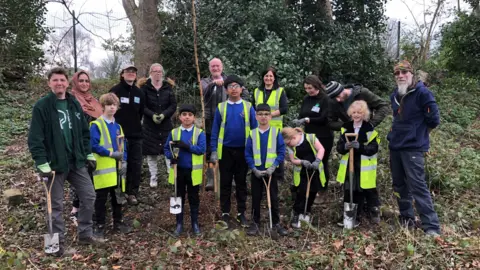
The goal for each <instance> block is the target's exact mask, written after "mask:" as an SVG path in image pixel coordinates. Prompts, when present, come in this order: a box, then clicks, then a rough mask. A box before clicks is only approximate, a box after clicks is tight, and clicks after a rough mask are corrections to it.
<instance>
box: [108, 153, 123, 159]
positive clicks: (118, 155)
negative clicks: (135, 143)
mask: <svg viewBox="0 0 480 270" xmlns="http://www.w3.org/2000/svg"><path fill="white" fill-rule="evenodd" d="M110 157H112V158H114V159H116V160H122V159H123V153H122V152H119V151H115V152H113V153H112V155H111V156H110Z"/></svg>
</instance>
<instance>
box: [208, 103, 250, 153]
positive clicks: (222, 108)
mask: <svg viewBox="0 0 480 270" xmlns="http://www.w3.org/2000/svg"><path fill="white" fill-rule="evenodd" d="M242 104H243V118H244V119H245V144H247V139H248V135H249V134H250V109H251V108H252V103H250V102H248V101H245V100H242ZM227 107H228V106H227V101H224V102H222V103H220V104H218V110H219V112H220V116H221V117H222V123H221V124H220V132H219V134H218V142H217V155H218V160H220V159H222V152H223V137H224V135H225V124H226V121H227Z"/></svg>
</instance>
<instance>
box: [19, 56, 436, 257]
mask: <svg viewBox="0 0 480 270" xmlns="http://www.w3.org/2000/svg"><path fill="white" fill-rule="evenodd" d="M209 70H210V73H211V75H210V76H209V77H207V78H205V79H203V80H202V81H201V84H202V88H203V93H204V99H205V127H199V126H196V125H195V120H196V117H197V110H196V108H195V106H193V105H191V104H181V105H180V106H178V111H177V101H176V99H175V95H174V92H173V86H174V83H173V82H172V81H171V80H168V79H165V78H164V73H165V71H164V69H163V67H162V65H160V64H157V63H156V64H153V65H152V66H151V68H150V76H149V78H148V79H147V80H146V81H145V82H144V83H142V84H141V85H140V86H141V88H139V87H138V86H137V85H136V82H137V69H136V68H135V66H133V65H126V66H124V67H123V68H122V70H121V73H120V82H119V83H118V84H117V85H115V86H114V87H113V88H112V89H111V90H110V91H109V93H107V94H104V95H102V96H101V97H100V98H99V100H97V99H95V98H94V97H93V95H92V94H91V92H90V88H91V84H90V83H91V82H90V77H89V75H88V73H87V72H86V71H80V72H77V73H76V74H75V75H74V76H73V78H72V90H71V91H70V92H68V91H67V88H68V86H69V82H68V75H67V72H66V71H65V70H64V69H62V68H53V69H52V70H50V71H49V72H48V74H47V79H48V86H49V87H50V89H51V92H50V93H49V94H48V95H46V96H45V97H43V98H41V99H40V100H39V101H38V102H37V103H36V104H35V106H34V108H33V113H32V121H31V126H30V130H29V135H28V146H29V149H30V152H31V154H32V158H33V159H34V161H35V167H36V169H37V171H38V173H39V176H40V177H39V179H40V180H41V181H46V182H47V183H48V184H49V185H52V189H51V194H52V219H53V232H54V233H56V232H58V233H59V235H60V250H59V252H57V253H56V255H62V254H63V252H64V245H65V244H64V242H65V240H64V223H63V218H62V213H63V198H64V197H63V186H64V182H65V180H68V181H69V182H70V185H71V187H72V190H73V191H72V193H73V194H74V196H73V197H74V200H73V210H72V216H74V217H76V219H77V224H78V227H77V230H78V242H79V244H101V243H102V242H103V241H104V233H105V216H106V202H107V198H108V195H109V194H110V198H111V204H112V212H113V221H114V222H113V231H114V232H119V233H129V232H131V228H130V227H129V226H128V225H127V224H125V223H124V222H123V218H122V205H123V204H124V203H125V202H128V203H129V204H131V205H135V204H138V197H139V186H140V181H141V169H142V160H143V156H144V155H145V156H147V162H148V167H149V171H150V186H151V187H152V188H155V187H157V181H158V178H157V175H158V169H157V168H158V167H157V166H158V162H159V156H160V155H164V156H165V162H166V165H167V168H168V170H167V172H166V173H167V175H168V182H169V183H170V184H175V183H176V185H177V194H176V196H178V197H181V198H182V204H183V203H184V200H185V198H186V197H188V202H189V206H190V215H191V226H192V232H193V233H194V234H195V235H200V234H201V231H200V225H199V222H198V216H199V209H200V199H199V191H200V186H201V183H202V178H203V169H204V155H206V156H207V158H206V160H207V163H208V164H205V166H206V168H207V170H206V177H207V185H206V188H207V189H208V190H211V189H212V187H213V178H214V173H215V172H214V168H216V166H217V165H218V168H219V171H220V209H221V219H222V220H223V221H224V222H225V224H226V226H227V227H228V226H230V225H231V224H232V223H231V222H232V220H231V218H230V214H231V192H232V188H233V185H232V183H235V185H234V186H235V187H234V188H235V195H236V202H237V209H236V210H237V211H236V215H235V219H234V220H235V221H236V222H238V224H239V225H241V226H242V227H248V230H247V233H248V234H249V235H257V234H258V233H259V224H260V222H261V220H260V209H261V207H260V205H261V200H262V198H263V192H264V186H267V187H268V188H269V193H270V198H271V218H272V225H273V226H272V229H273V230H275V231H276V232H277V233H278V234H279V235H287V234H288V231H287V230H286V229H285V228H284V226H282V225H281V222H280V215H279V208H278V185H279V182H282V181H283V178H284V170H285V168H284V160H285V159H288V160H289V161H290V162H291V163H292V165H293V180H292V184H291V190H292V194H293V195H295V196H294V203H293V205H292V213H293V214H292V218H291V222H290V225H291V227H292V228H299V227H300V222H299V218H300V217H303V218H304V219H306V220H309V217H310V213H311V207H312V204H313V202H314V200H315V198H316V197H317V195H318V194H319V195H318V196H319V197H320V198H321V197H323V192H325V191H326V190H327V187H328V182H329V174H330V173H329V162H328V160H329V156H330V154H331V150H332V148H333V146H334V134H333V133H334V131H340V138H339V140H338V141H337V144H336V150H337V152H338V153H339V154H341V155H342V158H341V160H340V165H339V168H338V174H337V177H336V180H337V181H338V182H340V183H343V184H344V189H345V196H344V201H345V202H350V197H349V196H348V194H350V186H352V187H353V190H352V192H353V202H354V203H356V204H359V206H360V207H358V213H357V220H356V221H355V226H358V224H359V222H360V216H361V213H362V211H364V209H366V210H367V211H366V212H365V213H364V214H366V216H367V217H369V218H370V221H371V222H372V223H374V224H375V223H378V222H380V208H379V207H380V200H379V195H378V191H377V189H376V170H377V152H378V150H379V147H378V145H379V141H380V136H379V134H378V132H377V131H376V130H375V127H376V126H377V125H378V124H380V123H381V122H382V120H383V119H384V118H385V116H386V115H387V114H388V113H389V105H388V103H387V102H386V101H384V100H382V99H381V98H380V97H378V96H377V95H375V94H373V93H372V92H371V91H369V90H368V89H367V88H365V87H363V86H362V85H360V84H353V85H342V84H340V83H337V82H330V83H328V84H327V85H326V86H325V85H324V84H323V83H322V81H321V80H320V79H319V78H318V77H317V76H315V75H309V76H307V77H306V78H305V79H304V81H303V86H304V89H305V92H306V96H305V97H304V99H303V101H302V104H301V107H300V111H299V116H298V119H295V120H293V125H294V126H296V127H284V126H283V124H284V119H283V116H284V115H285V114H286V113H287V111H288V99H287V92H286V90H285V89H284V88H283V87H281V86H280V85H279V78H278V77H277V74H276V71H275V69H274V68H268V69H267V70H266V71H265V72H264V73H263V74H262V75H263V82H262V83H261V84H260V86H259V87H258V88H256V89H254V90H253V92H252V93H251V97H250V93H249V92H248V90H247V89H246V88H245V85H244V82H243V80H242V79H241V78H240V77H238V76H236V75H230V76H226V75H225V74H224V73H223V66H222V62H221V60H220V59H218V58H214V59H212V60H211V61H210V62H209ZM394 76H395V80H396V83H397V87H396V88H395V90H394V92H393V93H392V95H391V97H390V102H391V108H392V110H393V123H392V128H391V130H390V132H389V134H388V137H387V138H388V140H389V149H390V166H391V172H392V180H393V189H394V193H395V195H396V197H397V200H398V206H399V208H400V221H401V223H402V224H404V225H405V226H408V227H414V226H415V216H414V212H413V206H412V199H415V204H416V208H417V212H418V213H419V215H420V218H421V222H422V229H423V230H424V231H425V233H426V234H427V235H438V234H439V233H440V225H439V221H438V216H437V214H436V212H435V210H434V208H433V203H432V199H431V196H430V192H429V190H428V187H427V185H426V182H425V172H424V154H425V152H427V151H428V149H429V133H430V131H431V130H432V129H434V128H435V127H436V126H437V125H438V124H439V111H438V107H437V105H436V102H435V99H434V97H433V94H432V93H431V92H430V91H429V90H428V89H427V87H426V86H425V85H424V83H423V82H421V81H416V80H415V76H414V70H413V68H412V66H411V65H410V63H409V62H407V61H401V62H399V63H398V64H396V65H395V67H394ZM249 100H251V101H252V102H250V101H249ZM175 114H176V115H177V116H178V119H179V121H180V126H179V127H176V128H174V127H173V124H172V117H173V115H175ZM301 126H303V127H304V128H303V129H302V128H301ZM202 128H205V129H204V130H203V129H202ZM352 133H353V134H356V136H355V137H356V139H353V140H352V139H349V138H348V136H349V134H352ZM352 152H353V155H354V156H353V157H350V156H349V155H350V153H352ZM350 158H353V160H354V177H353V178H349V177H347V175H348V162H349V160H350ZM174 167H175V168H176V170H175V172H176V173H174V170H173V168H174ZM248 170H251V171H252V175H251V194H252V203H251V218H252V221H251V222H248V220H247V216H246V211H247V204H246V201H247V182H246V181H247V172H248ZM351 179H352V180H353V181H352V184H351V185H350V183H349V181H351ZM267 183H269V184H267ZM307 191H308V193H307ZM124 193H125V194H124ZM125 199H126V200H125ZM365 201H366V207H363V204H364V202H365ZM181 209H184V208H183V205H182V207H181ZM183 214H184V213H183V210H182V212H181V213H180V214H177V215H176V227H175V230H174V235H176V236H179V235H181V234H182V233H183V230H184V228H183V219H184V216H183ZM302 215H303V216H302ZM339 225H341V226H343V219H342V220H341V221H339Z"/></svg>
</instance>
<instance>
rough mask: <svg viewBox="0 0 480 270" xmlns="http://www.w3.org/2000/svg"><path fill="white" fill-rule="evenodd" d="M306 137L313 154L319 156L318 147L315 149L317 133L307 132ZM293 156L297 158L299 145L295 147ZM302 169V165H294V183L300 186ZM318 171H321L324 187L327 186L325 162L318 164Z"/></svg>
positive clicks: (321, 180)
mask: <svg viewBox="0 0 480 270" xmlns="http://www.w3.org/2000/svg"><path fill="white" fill-rule="evenodd" d="M305 137H306V138H307V141H308V143H309V144H310V147H311V148H312V151H313V154H314V155H315V157H316V156H317V149H315V139H316V137H315V134H310V133H306V134H305ZM293 157H294V158H297V147H294V148H293ZM301 171H302V165H295V166H293V184H294V185H295V186H296V187H298V185H300V172H301ZM318 171H319V172H320V183H321V184H322V187H324V186H325V182H327V179H326V178H325V171H324V170H323V162H320V164H318Z"/></svg>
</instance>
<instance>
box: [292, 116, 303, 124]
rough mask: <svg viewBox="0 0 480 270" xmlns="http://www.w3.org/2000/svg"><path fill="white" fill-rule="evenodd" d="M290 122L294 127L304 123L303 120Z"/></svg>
mask: <svg viewBox="0 0 480 270" xmlns="http://www.w3.org/2000/svg"><path fill="white" fill-rule="evenodd" d="M292 122H293V124H294V125H295V126H300V125H303V124H304V123H305V118H302V119H294V120H293V121H292Z"/></svg>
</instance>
